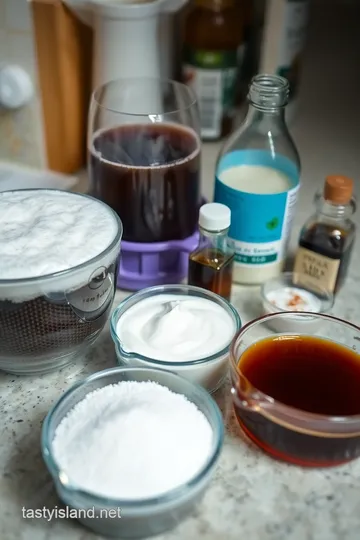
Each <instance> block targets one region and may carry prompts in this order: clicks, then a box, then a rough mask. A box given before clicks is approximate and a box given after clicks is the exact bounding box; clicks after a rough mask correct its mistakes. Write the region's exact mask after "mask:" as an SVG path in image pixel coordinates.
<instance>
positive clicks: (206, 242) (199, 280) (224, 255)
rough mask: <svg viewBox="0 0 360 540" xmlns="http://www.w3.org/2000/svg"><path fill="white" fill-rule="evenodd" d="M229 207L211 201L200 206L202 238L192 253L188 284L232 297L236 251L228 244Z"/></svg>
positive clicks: (228, 297)
mask: <svg viewBox="0 0 360 540" xmlns="http://www.w3.org/2000/svg"><path fill="white" fill-rule="evenodd" d="M230 224H231V212H230V209H229V208H228V207H227V206H225V205H224V204H219V203H208V204H204V205H203V206H202V207H201V208H200V215H199V230H200V240H199V245H198V247H197V249H195V251H193V252H192V253H190V256H189V273H188V283H189V285H195V286H196V287H202V288H203V289H207V290H209V291H212V292H214V293H216V294H219V295H220V296H222V297H223V298H225V299H226V300H230V296H231V285H232V270H233V262H234V252H233V251H232V250H231V249H230V248H229V246H228V231H229V227H230Z"/></svg>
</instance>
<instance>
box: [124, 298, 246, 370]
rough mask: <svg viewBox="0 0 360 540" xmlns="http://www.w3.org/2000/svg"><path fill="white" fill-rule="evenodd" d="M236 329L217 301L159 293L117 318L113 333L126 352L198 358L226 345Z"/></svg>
mask: <svg viewBox="0 0 360 540" xmlns="http://www.w3.org/2000/svg"><path fill="white" fill-rule="evenodd" d="M235 331H236V326H235V321H234V318H233V317H231V315H230V314H229V313H228V312H227V311H226V310H225V309H224V308H222V307H221V306H220V305H218V304H217V303H215V302H213V301H211V300H208V299H206V298H200V297H195V296H186V295H181V294H179V295H176V294H158V295H156V296H152V297H150V298H146V299H144V300H141V301H139V302H138V303H137V304H135V305H133V306H131V307H130V308H129V309H128V310H127V311H125V312H124V314H123V315H122V316H121V317H120V318H119V321H118V324H117V328H116V333H117V335H118V338H119V340H120V341H121V344H122V347H123V349H124V350H125V351H126V352H134V353H137V354H141V355H142V356H145V357H147V358H149V359H153V360H160V361H164V362H188V361H192V360H199V359H203V358H206V357H208V356H211V355H213V354H216V353H218V352H221V351H222V350H223V349H225V348H226V347H227V346H228V345H229V343H230V341H231V339H232V338H233V336H234V333H235Z"/></svg>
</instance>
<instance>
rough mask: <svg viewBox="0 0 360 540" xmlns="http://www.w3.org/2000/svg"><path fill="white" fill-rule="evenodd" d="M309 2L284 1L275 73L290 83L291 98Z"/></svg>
mask: <svg viewBox="0 0 360 540" xmlns="http://www.w3.org/2000/svg"><path fill="white" fill-rule="evenodd" d="M309 4H310V3H309V0H287V2H286V8H285V21H284V27H283V35H282V39H281V41H280V50H279V67H278V70H277V73H278V75H281V76H282V77H286V78H287V79H288V81H289V83H290V96H289V99H293V98H294V97H295V96H296V94H297V91H298V86H299V80H300V70H301V63H302V52H303V48H304V44H305V38H306V30H307V22H308V13H309Z"/></svg>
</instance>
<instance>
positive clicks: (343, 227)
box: [294, 175, 356, 293]
mask: <svg viewBox="0 0 360 540" xmlns="http://www.w3.org/2000/svg"><path fill="white" fill-rule="evenodd" d="M316 199H317V200H316V203H317V212H316V214H315V215H313V216H312V217H311V218H310V219H309V220H308V221H307V222H306V223H305V225H304V227H303V229H302V231H301V233H300V239H299V248H298V251H297V253H296V257H295V265H294V272H296V273H298V274H299V276H300V277H299V279H300V280H304V281H306V283H307V284H308V285H310V286H311V284H313V285H315V286H316V287H319V286H320V287H322V288H325V289H326V290H328V291H331V292H333V293H336V292H338V291H339V289H340V288H341V287H342V285H343V283H344V280H345V277H346V274H347V271H348V267H349V263H350V257H351V252H352V248H353V245H354V240H355V224H354V223H353V221H352V220H351V219H350V216H351V215H352V214H353V213H354V212H355V210H356V207H355V201H354V199H353V181H352V180H351V179H350V178H347V177H346V176H340V175H338V176H336V175H334V176H328V177H327V178H326V180H325V186H324V190H323V194H322V195H319V196H317V198H316Z"/></svg>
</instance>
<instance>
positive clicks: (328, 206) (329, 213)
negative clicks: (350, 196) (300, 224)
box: [315, 195, 356, 221]
mask: <svg viewBox="0 0 360 540" xmlns="http://www.w3.org/2000/svg"><path fill="white" fill-rule="evenodd" d="M315 201H316V206H317V211H318V213H319V214H320V215H321V216H323V217H324V218H327V219H330V220H334V221H341V220H344V219H348V218H349V217H350V216H352V214H353V213H354V212H355V210H356V208H355V202H354V201H353V200H351V201H350V202H349V203H348V204H345V205H341V204H336V203H332V202H331V201H327V200H325V199H324V197H323V196H322V195H317V196H316V198H315Z"/></svg>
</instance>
